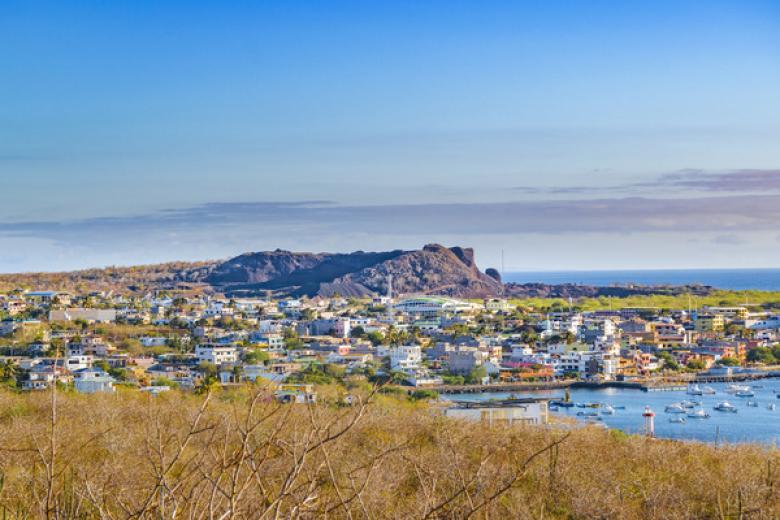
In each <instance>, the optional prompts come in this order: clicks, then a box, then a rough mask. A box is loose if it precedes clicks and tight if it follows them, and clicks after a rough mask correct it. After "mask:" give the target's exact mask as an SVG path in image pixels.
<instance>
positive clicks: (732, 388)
mask: <svg viewBox="0 0 780 520" xmlns="http://www.w3.org/2000/svg"><path fill="white" fill-rule="evenodd" d="M749 391H750V387H749V386H747V385H735V384H733V383H732V384H730V385H729V386H727V387H726V392H728V393H729V394H736V393H737V392H749Z"/></svg>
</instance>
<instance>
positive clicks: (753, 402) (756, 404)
mask: <svg viewBox="0 0 780 520" xmlns="http://www.w3.org/2000/svg"><path fill="white" fill-rule="evenodd" d="M747 405H748V406H751V407H753V408H758V402H756V401H748V402H747Z"/></svg>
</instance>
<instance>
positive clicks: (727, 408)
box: [714, 401, 737, 413]
mask: <svg viewBox="0 0 780 520" xmlns="http://www.w3.org/2000/svg"><path fill="white" fill-rule="evenodd" d="M714 409H715V410H717V411H719V412H731V413H737V407H736V406H734V405H733V404H731V403H729V402H728V401H723V402H722V403H718V404H717V405H715V407H714Z"/></svg>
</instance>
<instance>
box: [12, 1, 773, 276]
mask: <svg viewBox="0 0 780 520" xmlns="http://www.w3.org/2000/svg"><path fill="white" fill-rule="evenodd" d="M0 67H1V69H0V70H2V71H3V72H2V74H0V271H5V272H15V271H28V270H60V269H73V268H78V267H89V266H102V265H109V264H131V263H139V262H156V261H164V260H174V259H205V258H224V257H229V256H232V255H234V254H238V253H241V252H244V251H250V250H263V249H274V248H277V247H282V248H288V249H300V250H337V251H349V250H354V249H383V248H398V247H401V248H412V247H419V246H421V245H423V244H425V243H428V242H442V243H445V244H448V245H456V244H457V245H463V246H472V247H475V248H476V250H477V256H478V260H479V261H480V264H481V265H482V266H483V267H486V266H488V265H496V263H497V262H498V259H499V258H500V251H501V249H504V250H505V252H506V253H505V257H506V266H507V268H508V269H518V270H534V269H594V268H665V267H670V268H673V267H751V266H755V267H760V266H764V267H777V266H778V265H779V263H778V261H777V258H780V227H778V226H777V225H776V222H778V220H777V219H778V218H780V215H778V213H777V210H776V209H775V208H778V207H780V145H778V143H780V95H778V92H780V4H778V3H777V2H774V1H767V2H758V1H736V0H735V1H730V2H723V1H716V0H713V1H708V2H694V1H679V0H678V1H669V2H664V1H653V2H608V1H600V2H592V1H590V2H577V1H570V2H541V1H540V2H491V1H483V2H471V1H463V2H458V1H447V2H436V1H431V2H249V1H247V2H240V1H238V2H217V1H214V2H203V1H188V2H176V1H168V2H152V1H148V2H144V1H139V0H134V1H121V0H116V1H112V2H84V1H65V2H61V1H58V2H43V1H39V2H35V1H29V0H28V1H19V2H16V1H14V0H10V1H8V0H7V1H5V2H2V3H1V4H0Z"/></svg>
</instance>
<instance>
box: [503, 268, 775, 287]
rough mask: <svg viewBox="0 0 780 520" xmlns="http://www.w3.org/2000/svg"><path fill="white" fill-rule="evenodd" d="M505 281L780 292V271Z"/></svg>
mask: <svg viewBox="0 0 780 520" xmlns="http://www.w3.org/2000/svg"><path fill="white" fill-rule="evenodd" d="M503 278H504V281H505V282H516V283H532V282H540V283H546V284H563V283H574V284H580V285H595V286H610V285H615V284H620V285H625V284H638V285H686V284H702V285H711V286H713V287H717V288H718V289H730V290H735V291H741V290H748V289H756V290H762V291H780V269H658V270H626V271H537V272H508V273H505V274H504V277H503Z"/></svg>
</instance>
